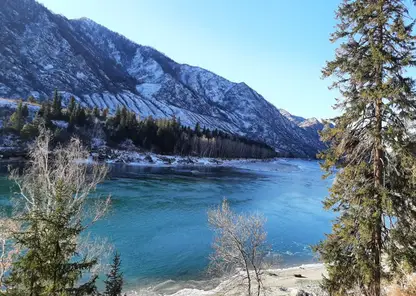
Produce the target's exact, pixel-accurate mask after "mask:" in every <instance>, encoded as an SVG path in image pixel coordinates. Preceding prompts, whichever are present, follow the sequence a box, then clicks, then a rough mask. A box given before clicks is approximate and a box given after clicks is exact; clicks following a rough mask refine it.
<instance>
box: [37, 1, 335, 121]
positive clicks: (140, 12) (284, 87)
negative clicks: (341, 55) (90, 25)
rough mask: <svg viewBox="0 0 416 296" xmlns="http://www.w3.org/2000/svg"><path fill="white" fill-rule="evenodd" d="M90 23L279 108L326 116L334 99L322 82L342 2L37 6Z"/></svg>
mask: <svg viewBox="0 0 416 296" xmlns="http://www.w3.org/2000/svg"><path fill="white" fill-rule="evenodd" d="M40 2H41V3H43V4H44V5H45V6H46V7H48V8H49V9H51V10H52V11H53V12H55V13H60V14H63V15H65V16H66V17H68V18H79V17H88V18H90V19H92V20H94V21H96V22H97V23H100V24H102V25H104V26H106V27H108V28H109V29H111V30H113V31H116V32H118V33H121V34H123V35H125V36H126V37H128V38H129V39H131V40H133V41H135V42H137V43H139V44H142V45H149V46H152V47H154V48H156V49H157V50H159V51H161V52H163V53H165V54H166V55H168V56H169V57H171V58H172V59H174V60H175V61H177V62H179V63H186V64H190V65H195V66H200V67H203V68H206V69H208V70H210V71H213V72H214V73H217V74H219V75H221V76H223V77H225V78H227V79H229V80H231V81H234V82H245V83H247V84H248V85H249V86H251V87H252V88H253V89H255V90H256V91H257V92H259V93H260V94H261V95H263V96H264V97H265V98H266V100H268V101H270V102H272V103H273V104H274V105H276V106H277V107H278V108H284V109H286V110H288V111H289V112H291V113H293V114H296V115H300V116H305V117H318V118H327V117H330V116H333V115H334V114H335V111H333V109H332V107H331V106H332V105H333V104H334V102H335V100H334V99H335V97H336V96H337V93H336V92H335V91H329V90H328V88H327V86H328V85H329V81H327V80H321V68H322V67H323V66H324V64H325V61H326V60H329V59H331V58H332V57H333V54H334V49H335V46H334V45H332V44H331V43H330V42H329V40H328V38H329V35H330V33H331V32H332V31H333V29H334V26H335V24H336V21H335V19H334V11H335V10H336V8H337V5H338V4H339V2H340V0H316V1H309V0H301V1H287V0H262V1H256V0H146V1H144V0H59V1H57V0H40Z"/></svg>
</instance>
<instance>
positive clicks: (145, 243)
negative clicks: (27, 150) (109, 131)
mask: <svg viewBox="0 0 416 296" xmlns="http://www.w3.org/2000/svg"><path fill="white" fill-rule="evenodd" d="M4 171H5V170H4V169H3V170H2V172H3V173H2V174H1V175H0V207H6V206H7V204H8V200H9V197H10V185H11V184H10V183H9V181H7V177H6V174H5V173H4ZM321 175H322V172H321V170H320V168H319V164H318V162H316V161H307V160H296V159H278V160H276V161H273V162H259V163H249V162H248V163H241V164H239V165H236V166H235V167H144V166H128V165H112V166H111V174H110V178H109V179H108V180H107V181H106V182H105V183H104V184H102V185H100V187H99V189H98V192H99V193H100V194H101V195H102V196H105V195H107V194H111V196H112V206H111V210H110V212H109V213H108V215H107V216H106V217H105V219H104V220H102V221H100V222H99V223H97V224H96V225H94V226H93V228H92V229H91V232H92V234H93V235H94V236H100V237H107V238H108V239H109V241H110V242H111V243H112V244H114V247H115V249H117V250H118V251H119V252H120V253H121V256H122V260H123V272H124V275H125V278H126V283H127V286H131V287H133V286H137V285H139V284H144V283H151V282H160V281H164V280H167V279H173V280H187V279H200V278H203V277H204V275H205V274H204V271H205V269H206V267H207V264H208V256H209V254H210V252H211V248H210V244H211V242H212V232H211V230H210V229H209V227H208V223H207V211H208V210H209V209H210V208H212V207H215V206H218V205H219V204H220V203H221V201H222V199H223V198H227V199H228V201H229V202H230V205H231V208H232V209H233V210H235V211H237V212H259V213H262V214H264V215H265V216H266V218H267V223H266V230H267V232H268V243H270V244H271V246H272V248H273V253H274V254H279V255H280V256H281V262H280V266H281V267H288V266H294V265H299V264H302V263H313V262H317V259H316V258H315V257H314V254H313V253H312V251H311V249H310V245H312V244H315V243H317V242H318V241H319V240H320V239H323V238H324V233H326V232H329V231H330V221H331V219H332V218H333V214H332V213H329V212H325V211H324V210H323V209H322V203H321V201H322V200H323V199H324V197H325V196H326V195H327V188H328V187H329V186H330V185H331V180H322V178H321Z"/></svg>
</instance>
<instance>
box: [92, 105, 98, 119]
mask: <svg viewBox="0 0 416 296" xmlns="http://www.w3.org/2000/svg"><path fill="white" fill-rule="evenodd" d="M92 113H93V114H94V117H96V118H98V117H100V109H98V107H97V106H95V107H94V109H93V111H92Z"/></svg>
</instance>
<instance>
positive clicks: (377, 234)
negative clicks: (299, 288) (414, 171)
mask: <svg viewBox="0 0 416 296" xmlns="http://www.w3.org/2000/svg"><path fill="white" fill-rule="evenodd" d="M381 104H382V102H381V99H378V100H377V102H376V108H375V113H376V139H375V151H374V182H375V183H374V185H375V188H376V195H375V199H376V209H375V214H376V217H375V229H374V265H375V271H374V283H373V287H372V289H371V290H372V293H373V295H374V296H380V282H381V269H382V266H381V248H382V242H381V224H382V217H381V211H382V209H381V196H380V192H379V190H380V189H381V187H382V186H383V184H382V178H383V177H382V176H383V163H382V158H383V149H382V143H381V128H382V124H381V123H382V120H381V116H382V115H381Z"/></svg>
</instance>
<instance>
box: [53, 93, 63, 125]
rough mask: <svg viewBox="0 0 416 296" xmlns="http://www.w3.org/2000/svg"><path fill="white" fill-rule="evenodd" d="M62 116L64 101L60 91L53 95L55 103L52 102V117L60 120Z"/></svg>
mask: <svg viewBox="0 0 416 296" xmlns="http://www.w3.org/2000/svg"><path fill="white" fill-rule="evenodd" d="M61 115H62V99H61V96H60V94H59V93H58V90H55V92H54V95H53V101H52V116H53V117H54V118H57V119H58V118H60V117H61Z"/></svg>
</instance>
